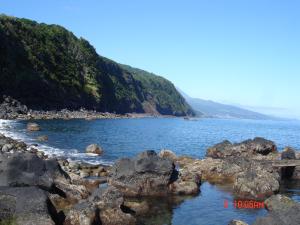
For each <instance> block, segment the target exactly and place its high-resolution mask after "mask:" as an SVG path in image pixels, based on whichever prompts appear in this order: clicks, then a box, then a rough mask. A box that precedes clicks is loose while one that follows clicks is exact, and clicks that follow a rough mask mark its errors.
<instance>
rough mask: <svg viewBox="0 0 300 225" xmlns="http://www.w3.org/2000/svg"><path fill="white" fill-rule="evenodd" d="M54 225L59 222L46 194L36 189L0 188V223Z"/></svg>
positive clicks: (57, 215) (59, 219)
mask: <svg viewBox="0 0 300 225" xmlns="http://www.w3.org/2000/svg"><path fill="white" fill-rule="evenodd" d="M1 220H2V221H12V222H13V223H12V224H18V225H32V224H35V225H54V224H56V223H59V222H60V221H61V218H60V216H59V214H58V213H57V212H56V210H55V208H54V207H53V205H52V204H51V202H50V201H49V199H48V197H47V195H46V193H45V192H44V191H42V190H41V189H39V188H37V187H18V188H11V187H0V221H1Z"/></svg>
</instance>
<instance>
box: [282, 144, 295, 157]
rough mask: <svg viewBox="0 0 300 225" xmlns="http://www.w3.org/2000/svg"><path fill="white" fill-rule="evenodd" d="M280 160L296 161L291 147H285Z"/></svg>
mask: <svg viewBox="0 0 300 225" xmlns="http://www.w3.org/2000/svg"><path fill="white" fill-rule="evenodd" d="M281 159H296V151H295V150H294V149H293V148H291V147H286V148H285V149H284V150H283V151H282V153H281Z"/></svg>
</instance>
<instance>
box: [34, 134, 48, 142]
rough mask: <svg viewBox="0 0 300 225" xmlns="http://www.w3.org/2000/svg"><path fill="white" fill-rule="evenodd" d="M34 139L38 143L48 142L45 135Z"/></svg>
mask: <svg viewBox="0 0 300 225" xmlns="http://www.w3.org/2000/svg"><path fill="white" fill-rule="evenodd" d="M36 139H37V140H38V141H48V136H47V135H42V136H38V137H37V138H36Z"/></svg>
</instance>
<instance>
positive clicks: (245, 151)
mask: <svg viewBox="0 0 300 225" xmlns="http://www.w3.org/2000/svg"><path fill="white" fill-rule="evenodd" d="M271 152H277V147H276V145H275V143H274V142H272V141H269V140H266V139H264V138H260V137H256V138H254V139H253V140H251V139H249V140H246V141H243V142H241V143H236V144H232V143H231V142H229V141H227V140H226V141H223V142H221V143H219V144H216V145H214V146H212V147H210V148H208V150H207V152H206V156H207V157H212V158H227V157H242V156H244V157H249V156H250V157H252V156H254V155H258V154H259V155H268V154H269V153H271Z"/></svg>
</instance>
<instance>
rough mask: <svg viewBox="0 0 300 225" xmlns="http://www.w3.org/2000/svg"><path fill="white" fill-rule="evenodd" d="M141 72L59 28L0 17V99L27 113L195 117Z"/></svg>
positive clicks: (169, 89)
mask: <svg viewBox="0 0 300 225" xmlns="http://www.w3.org/2000/svg"><path fill="white" fill-rule="evenodd" d="M141 71H142V70H139V69H135V68H132V67H129V66H125V65H120V64H118V63H116V62H114V61H112V60H110V59H107V58H105V57H102V56H99V55H98V54H97V52H96V51H95V49H94V47H93V46H92V45H90V43H89V42H88V41H86V40H85V39H83V38H77V37H76V36H75V35H74V34H73V33H72V32H70V31H68V30H66V29H65V28H63V27H61V26H58V25H47V24H44V23H37V22H35V21H32V20H28V19H19V18H15V17H9V16H5V15H1V16H0V78H1V83H0V94H1V95H2V94H5V95H10V96H12V97H14V98H16V99H18V100H20V101H21V102H22V103H23V104H26V105H27V106H29V107H30V108H33V109H42V110H48V109H63V108H68V109H74V110H76V109H79V108H81V107H84V108H87V109H94V110H97V111H103V112H105V111H107V112H116V113H130V112H136V113H154V114H163V115H175V116H185V115H193V110H192V109H191V108H190V106H189V105H188V104H187V103H186V102H185V100H184V98H183V97H182V96H181V95H180V94H179V93H178V92H177V90H176V89H175V87H174V85H173V84H172V83H171V82H170V81H168V80H166V79H164V78H162V77H159V76H155V75H153V74H151V75H150V73H147V72H145V71H143V73H142V72H141ZM145 74H147V75H145Z"/></svg>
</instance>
